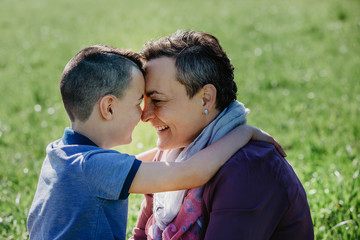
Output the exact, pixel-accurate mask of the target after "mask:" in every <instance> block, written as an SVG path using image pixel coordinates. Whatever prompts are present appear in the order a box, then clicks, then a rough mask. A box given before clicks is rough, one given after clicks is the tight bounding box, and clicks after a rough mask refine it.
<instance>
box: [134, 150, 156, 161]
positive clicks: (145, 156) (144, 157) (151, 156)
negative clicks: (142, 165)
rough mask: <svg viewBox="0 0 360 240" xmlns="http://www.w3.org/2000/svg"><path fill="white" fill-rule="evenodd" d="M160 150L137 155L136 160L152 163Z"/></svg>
mask: <svg viewBox="0 0 360 240" xmlns="http://www.w3.org/2000/svg"><path fill="white" fill-rule="evenodd" d="M158 150H159V149H157V148H153V149H150V150H148V151H145V152H142V153H140V154H138V155H136V159H139V160H141V161H143V162H151V161H152V160H153V159H154V157H155V155H156V153H157V151H158Z"/></svg>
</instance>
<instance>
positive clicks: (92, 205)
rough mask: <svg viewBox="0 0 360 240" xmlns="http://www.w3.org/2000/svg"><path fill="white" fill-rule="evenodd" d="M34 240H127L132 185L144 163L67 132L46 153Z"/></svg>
mask: <svg viewBox="0 0 360 240" xmlns="http://www.w3.org/2000/svg"><path fill="white" fill-rule="evenodd" d="M46 153H47V155H46V158H45V160H44V163H43V165H42V168H41V172H40V177H39V182H38V186H37V190H36V193H35V196H34V200H33V203H32V205H31V208H30V211H29V216H28V221H27V227H28V232H29V234H30V239H125V237H126V223H127V210H128V195H129V193H128V192H129V188H130V185H131V183H132V181H133V179H134V177H135V174H136V172H137V170H138V169H139V166H140V164H141V161H139V160H137V159H136V158H135V156H131V155H127V154H123V153H120V152H117V151H114V150H105V149H102V148H99V147H98V146H96V144H95V143H93V142H92V141H91V140H90V139H88V138H87V137H85V136H83V135H81V134H79V133H76V132H74V131H73V130H71V129H70V128H66V129H65V131H64V136H63V137H62V139H59V140H57V141H55V142H53V143H51V144H49V145H48V146H47V148H46Z"/></svg>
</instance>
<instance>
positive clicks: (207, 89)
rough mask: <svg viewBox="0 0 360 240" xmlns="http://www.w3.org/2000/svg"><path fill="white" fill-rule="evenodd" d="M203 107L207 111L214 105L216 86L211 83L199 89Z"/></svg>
mask: <svg viewBox="0 0 360 240" xmlns="http://www.w3.org/2000/svg"><path fill="white" fill-rule="evenodd" d="M201 93H202V102H203V107H204V109H207V110H208V111H210V110H212V109H213V108H215V107H216V93H217V92H216V88H215V86H214V85H213V84H206V85H205V86H203V87H202V89H201Z"/></svg>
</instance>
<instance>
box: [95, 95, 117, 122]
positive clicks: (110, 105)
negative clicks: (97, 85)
mask: <svg viewBox="0 0 360 240" xmlns="http://www.w3.org/2000/svg"><path fill="white" fill-rule="evenodd" d="M114 103H115V97H114V96H111V95H106V96H104V97H103V98H101V99H100V103H99V108H100V115H101V117H102V118H104V119H105V120H112V119H113V118H114Z"/></svg>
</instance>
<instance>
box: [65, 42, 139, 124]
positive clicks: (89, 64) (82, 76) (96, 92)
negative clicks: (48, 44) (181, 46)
mask: <svg viewBox="0 0 360 240" xmlns="http://www.w3.org/2000/svg"><path fill="white" fill-rule="evenodd" d="M134 68H135V69H139V70H140V71H141V72H142V73H144V72H143V67H142V62H141V59H140V55H139V54H137V53H134V52H132V51H130V50H124V49H119V48H114V47H109V46H105V45H95V46H91V47H87V48H85V49H83V50H81V51H80V52H78V53H77V54H76V55H75V56H74V57H73V58H72V59H71V60H70V61H69V62H68V64H67V65H66V67H65V69H64V71H63V73H62V76H61V81H60V91H61V96H62V99H63V102H64V106H65V109H66V112H67V113H68V115H69V118H70V120H71V121H74V120H75V119H77V120H80V121H86V120H87V119H88V118H89V116H90V114H91V113H92V110H93V107H94V105H95V104H96V102H97V101H98V100H99V99H100V98H102V97H103V96H106V95H114V96H115V97H117V98H121V97H122V96H123V94H124V92H125V90H126V89H127V87H128V86H129V83H130V81H131V76H132V71H133V69H134Z"/></svg>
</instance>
